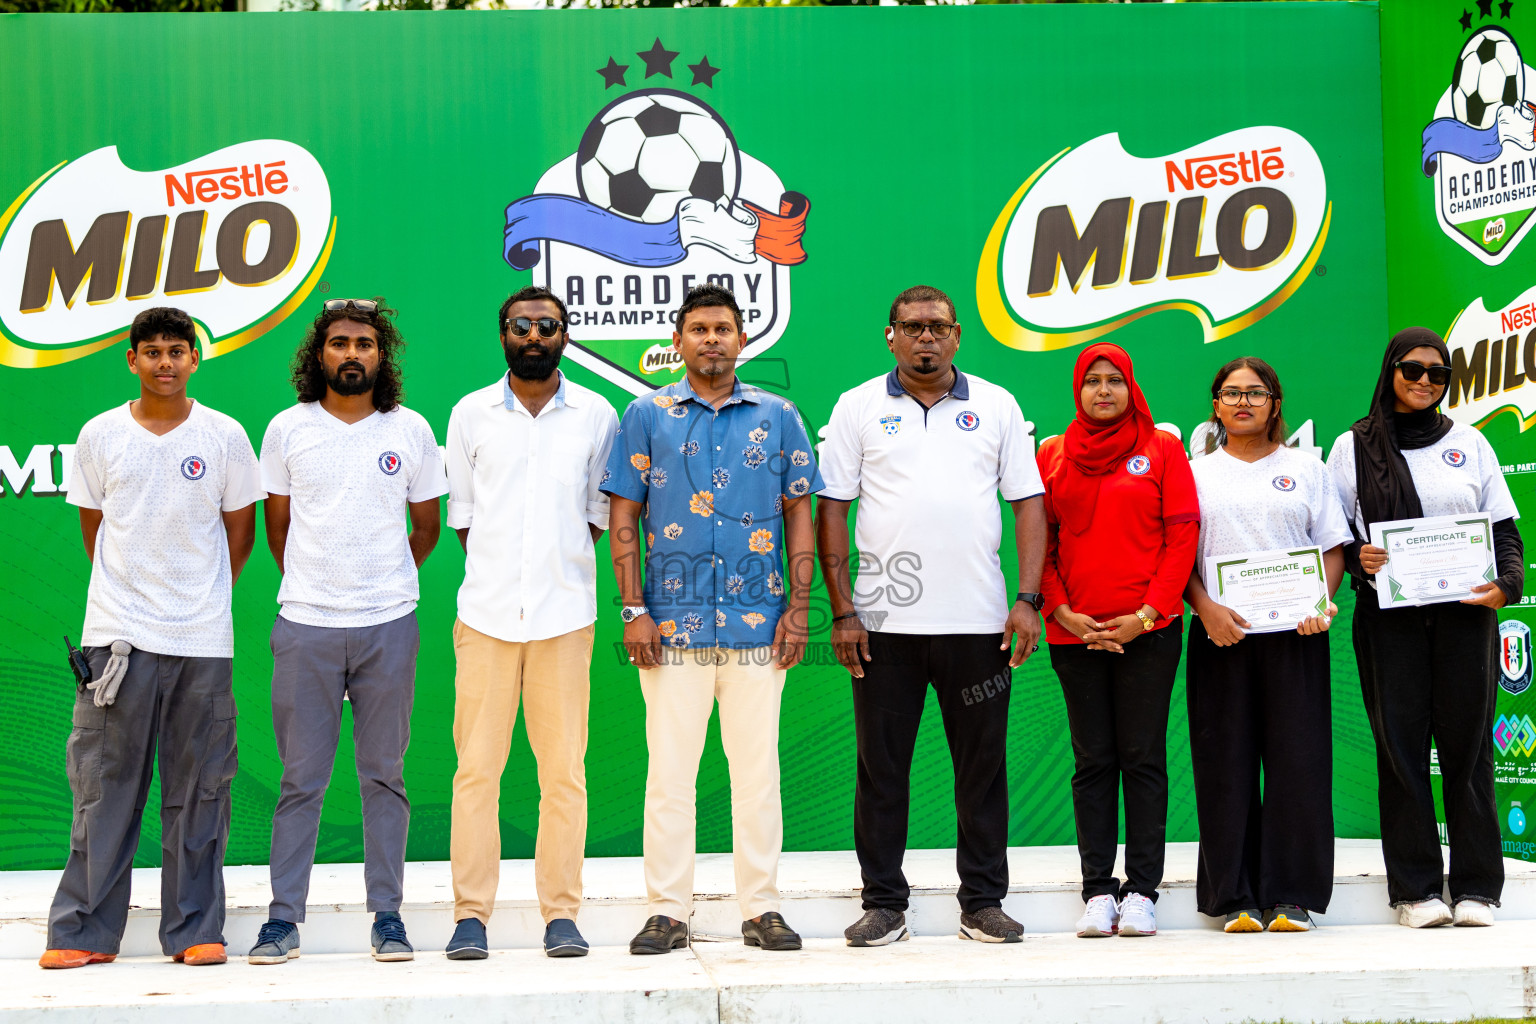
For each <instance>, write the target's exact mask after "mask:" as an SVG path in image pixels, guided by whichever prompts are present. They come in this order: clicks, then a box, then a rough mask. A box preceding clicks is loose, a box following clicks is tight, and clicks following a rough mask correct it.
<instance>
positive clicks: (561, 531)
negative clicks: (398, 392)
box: [447, 286, 618, 960]
mask: <svg viewBox="0 0 1536 1024" xmlns="http://www.w3.org/2000/svg"><path fill="white" fill-rule="evenodd" d="M497 322H498V326H499V328H500V331H501V344H502V349H503V351H504V353H505V355H506V360H507V367H508V371H509V372H508V373H507V374H505V375H503V376H502V377H501V378H500V379H498V380H497V381H496V382H495V383H494V384H491V385H490V386H489V387H484V388H481V389H480V390H478V391H472V392H470V394H468V395H467V396H465V397H464V398H463V399H462V400H461V401H460V402H459V404H458V405H456V406H454V409H453V415H452V416H451V417H450V418H449V420H448V446H447V454H448V525H449V526H450V527H452V528H453V529H454V530H455V531H456V532H457V533H458V535H459V541H460V542H461V543H462V544H463V545H464V550H465V554H466V558H465V563H464V585H463V586H462V587H461V588H460V589H459V617H458V621H457V622H455V623H454V627H453V645H454V654H455V656H456V658H457V662H458V671H457V676H456V678H455V681H454V691H455V705H454V719H453V742H454V748H455V749H456V751H457V752H458V757H459V767H458V771H457V772H456V773H455V775H454V777H453V825H452V840H451V847H450V848H451V856H452V861H453V896H454V920H455V922H456V927H455V930H454V933H453V938H452V939H451V940H450V941H449V943H448V948H447V955H448V957H449V959H452V960H481V959H484V958H485V957H486V956H487V955H488V949H489V945H488V943H487V940H486V934H485V925H486V922H487V921H488V920H489V919H490V915H491V908H492V907H493V906H494V904H495V901H496V886H497V882H498V880H499V872H500V867H501V825H500V815H499V805H500V796H501V774H502V772H503V771H504V770H505V768H506V764H507V752H508V750H509V749H510V746H511V742H512V727H513V725H514V724H515V723H516V721H517V708H518V704H519V703H520V702H521V704H522V707H523V712H524V716H525V718H524V721H525V724H526V726H527V731H528V743H529V745H530V746H531V747H532V748H533V755H534V758H535V759H536V760H537V761H538V773H539V833H538V842H537V846H536V848H535V851H534V882H535V885H536V887H537V890H538V896H539V909H540V912H541V913H542V915H543V918H544V923H545V931H544V951H545V953H547V954H548V955H550V956H584V955H586V953H587V948H588V947H587V943H586V941H585V940H584V939H583V938H582V937H581V933H580V932H579V931H578V930H577V928H576V914H577V911H578V910H579V909H580V908H581V866H582V858H583V856H584V854H585V849H586V836H587V790H586V769H585V766H584V760H585V757H586V751H587V705H588V696H589V689H590V683H589V672H590V669H591V666H592V638H593V634H594V629H595V627H594V623H595V622H596V620H597V590H596V586H597V559H596V554H595V551H594V547H593V545H594V543H595V542H596V541H597V538H599V537H601V536H602V534H603V531H604V530H606V529H607V528H608V496H607V495H605V494H604V493H603V492H602V490H601V489H600V488H601V486H602V484H603V482H604V479H605V474H604V468H605V466H606V464H607V461H608V452H609V450H610V449H611V448H612V446H613V437H614V431H615V429H616V428H617V427H618V416H617V415H616V414H615V413H614V411H613V406H612V405H610V404H608V402H607V401H606V400H605V399H604V398H603V397H602V396H601V395H599V394H597V393H596V392H594V391H591V390H589V389H587V388H584V387H582V386H581V385H579V384H577V383H575V382H573V381H570V380H567V379H566V377H565V376H564V374H562V373H560V371H559V369H558V367H559V363H560V356H561V354H562V353H563V352H564V350H565V342H566V337H567V335H566V313H565V304H564V303H563V302H561V301H560V299H559V298H558V297H557V296H556V295H554V294H553V293H552V292H550V291H548V290H547V289H544V288H538V287H533V286H530V287H527V288H523V289H522V290H520V291H518V292H516V293H515V294H513V295H512V296H511V297H509V298H508V299H507V301H506V302H504V303H502V306H501V311H500V313H499V315H498V317H497Z"/></svg>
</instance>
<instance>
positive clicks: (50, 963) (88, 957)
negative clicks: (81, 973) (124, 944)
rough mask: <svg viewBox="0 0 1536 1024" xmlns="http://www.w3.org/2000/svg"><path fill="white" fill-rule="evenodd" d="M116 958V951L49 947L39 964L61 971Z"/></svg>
mask: <svg viewBox="0 0 1536 1024" xmlns="http://www.w3.org/2000/svg"><path fill="white" fill-rule="evenodd" d="M116 959H117V954H116V953H92V952H91V951H90V950H88V949H49V950H45V951H44V952H43V955H42V956H41V957H39V958H38V961H37V966H39V967H41V968H43V969H44V970H48V971H61V970H65V969H67V968H70V967H84V966H86V965H87V964H109V963H111V962H112V961H113V960H116Z"/></svg>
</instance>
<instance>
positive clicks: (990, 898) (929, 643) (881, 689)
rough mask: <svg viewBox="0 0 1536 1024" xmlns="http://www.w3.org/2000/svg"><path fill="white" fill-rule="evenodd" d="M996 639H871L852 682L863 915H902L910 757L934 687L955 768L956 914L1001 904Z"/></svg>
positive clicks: (1003, 658)
mask: <svg viewBox="0 0 1536 1024" xmlns="http://www.w3.org/2000/svg"><path fill="white" fill-rule="evenodd" d="M1002 642H1003V634H1001V633H990V634H982V635H973V634H948V635H943V636H918V635H914V634H910V633H905V634H904V633H870V634H869V653H870V658H871V660H870V661H867V662H865V663H864V678H863V679H855V680H854V681H853V718H854V729H855V732H856V734H857V736H858V748H859V776H858V788H857V789H856V790H855V792H854V798H853V843H854V849H855V850H857V851H858V855H859V867H860V869H861V871H862V873H863V877H864V909H865V910H873V909H875V908H876V907H884V908H887V909H890V910H901V911H905V910H906V909H907V899H908V897H909V896H910V895H911V893H912V890H911V887H910V886H908V885H907V878H906V875H904V874H903V873H902V870H901V862H902V859H903V857H904V856H905V854H906V850H907V812H908V806H909V802H910V796H911V778H912V751H913V748H914V747H915V746H916V744H917V727H918V724H919V723H920V722H921V721H922V717H923V701H924V700H925V699H926V697H927V695H928V685H929V683H932V684H933V689H934V692H935V694H937V696H938V699H939V711H940V713H941V714H942V715H943V716H944V736H945V738H946V739H948V740H949V754H950V758H951V759H952V760H953V762H954V766H955V814H956V818H957V824H958V826H959V829H958V830H959V836H958V838H957V842H956V844H955V866H956V868H957V869H958V870H959V874H960V891H959V893H958V895H959V899H960V907H961V909H962V910H964V911H965V912H966V913H974V912H976V911H977V910H980V909H981V908H983V907H996V906H1000V905H1001V904H1002V901H1003V896H1004V895H1005V894H1006V893H1007V892H1008V774H1007V766H1006V763H1005V758H1004V754H1005V751H1006V749H1007V745H1008V693H1009V689H1010V687H1011V685H1012V679H1013V676H1012V672H1011V670H1010V669H1009V668H1008V652H1007V651H1005V650H1001V649H1000V647H1001V645H1002Z"/></svg>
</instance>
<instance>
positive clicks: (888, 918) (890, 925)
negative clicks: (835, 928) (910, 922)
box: [843, 907, 911, 946]
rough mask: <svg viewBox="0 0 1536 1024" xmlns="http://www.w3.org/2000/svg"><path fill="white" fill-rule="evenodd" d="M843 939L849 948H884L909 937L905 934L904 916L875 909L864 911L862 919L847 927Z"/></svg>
mask: <svg viewBox="0 0 1536 1024" xmlns="http://www.w3.org/2000/svg"><path fill="white" fill-rule="evenodd" d="M843 937H844V938H845V939H847V940H848V945H850V946H885V945H889V944H890V943H892V942H900V941H901V940H902V939H906V938H910V937H911V936H910V935H909V934H908V933H907V915H906V914H903V913H902V912H901V911H899V910H887V909H885V908H884V907H875V908H874V909H872V910H866V911H864V916H863V917H861V918H859V919H858V920H857V921H855V922H854V923H853V924H851V925H849V926H848V927H847V929H846V930H844V932H843Z"/></svg>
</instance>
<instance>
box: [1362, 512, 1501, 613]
mask: <svg viewBox="0 0 1536 1024" xmlns="http://www.w3.org/2000/svg"><path fill="white" fill-rule="evenodd" d="M1371 543H1372V544H1374V545H1375V546H1376V547H1379V548H1383V549H1385V551H1386V552H1387V564H1386V565H1384V566H1382V568H1381V572H1379V573H1377V574H1376V600H1377V602H1378V603H1379V604H1380V605H1381V607H1383V608H1412V607H1414V606H1416V605H1424V604H1442V603H1444V602H1446V601H1460V600H1462V599H1463V598H1466V597H1470V596H1471V594H1472V588H1473V587H1475V586H1477V585H1478V584H1479V583H1492V582H1493V580H1494V579H1495V578H1496V577H1497V576H1498V574H1499V573H1498V569H1497V568H1496V567H1495V565H1494V558H1493V522H1492V520H1491V519H1490V517H1489V516H1488V514H1487V513H1482V514H1477V515H1453V516H1427V517H1425V518H1423V519H1396V520H1393V521H1391V522H1386V523H1372V524H1371Z"/></svg>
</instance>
